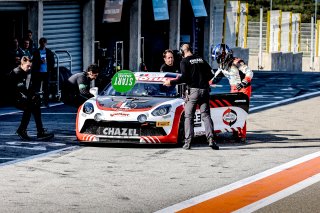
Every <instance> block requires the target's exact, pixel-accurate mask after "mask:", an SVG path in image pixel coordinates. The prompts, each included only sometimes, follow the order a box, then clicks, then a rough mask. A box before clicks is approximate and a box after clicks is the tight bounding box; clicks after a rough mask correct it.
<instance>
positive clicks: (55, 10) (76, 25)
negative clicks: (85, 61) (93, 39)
mask: <svg viewBox="0 0 320 213" xmlns="http://www.w3.org/2000/svg"><path fill="white" fill-rule="evenodd" d="M81 32H82V18H81V7H80V4H79V3H77V2H44V4H43V36H44V37H45V38H47V39H48V45H47V47H48V48H50V49H51V50H54V51H57V50H63V51H68V52H69V53H70V54H71V56H72V72H73V73H75V72H80V71H82V69H83V67H82V33H81ZM59 55H60V61H66V60H68V57H67V54H63V53H60V54H59ZM61 65H63V64H61ZM67 65H68V63H65V66H67Z"/></svg>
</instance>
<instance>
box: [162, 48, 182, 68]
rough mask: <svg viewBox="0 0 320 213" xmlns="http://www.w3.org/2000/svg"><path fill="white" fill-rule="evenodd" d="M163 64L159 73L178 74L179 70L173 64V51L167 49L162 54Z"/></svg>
mask: <svg viewBox="0 0 320 213" xmlns="http://www.w3.org/2000/svg"><path fill="white" fill-rule="evenodd" d="M162 56H163V60H164V64H162V66H161V67H160V72H175V73H178V72H179V69H178V68H177V67H176V66H175V64H174V54H173V51H172V50H170V49H167V50H165V51H164V52H163V54H162Z"/></svg>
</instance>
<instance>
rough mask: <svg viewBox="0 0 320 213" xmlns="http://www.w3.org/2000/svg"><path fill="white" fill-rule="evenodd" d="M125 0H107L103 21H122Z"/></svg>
mask: <svg viewBox="0 0 320 213" xmlns="http://www.w3.org/2000/svg"><path fill="white" fill-rule="evenodd" d="M122 5H123V0H106V2H105V6H104V13H103V22H108V23H113V22H120V21H121V15H122Z"/></svg>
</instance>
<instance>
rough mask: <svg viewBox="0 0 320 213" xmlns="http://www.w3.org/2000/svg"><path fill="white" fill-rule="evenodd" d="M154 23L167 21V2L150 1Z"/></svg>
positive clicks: (163, 0) (164, 0)
mask: <svg viewBox="0 0 320 213" xmlns="http://www.w3.org/2000/svg"><path fill="white" fill-rule="evenodd" d="M152 5H153V15H154V20H155V21H162V20H169V12H168V2H167V0H152Z"/></svg>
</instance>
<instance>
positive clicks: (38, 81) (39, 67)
mask: <svg viewBox="0 0 320 213" xmlns="http://www.w3.org/2000/svg"><path fill="white" fill-rule="evenodd" d="M46 46H47V39H46V38H40V39H39V48H38V49H37V50H36V51H35V52H34V54H33V59H32V61H33V66H32V72H33V75H34V78H35V82H34V84H35V88H36V89H37V91H38V92H40V90H41V86H42V92H43V104H44V105H45V106H46V107H47V106H48V102H49V79H50V74H51V73H53V70H54V63H55V61H54V55H53V52H52V51H51V50H50V49H49V48H47V47H46Z"/></svg>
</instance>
